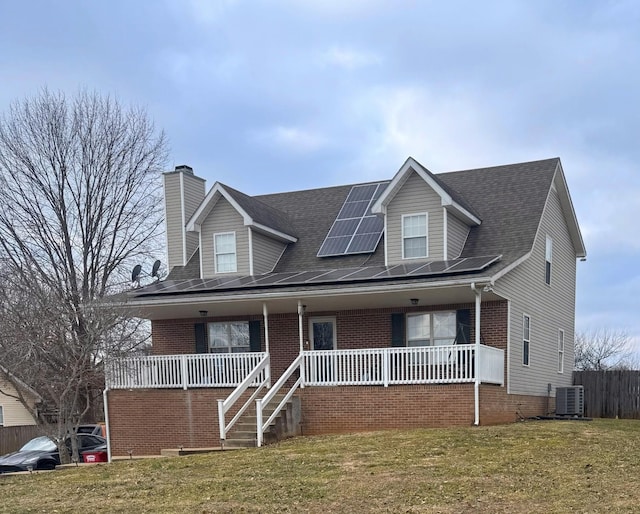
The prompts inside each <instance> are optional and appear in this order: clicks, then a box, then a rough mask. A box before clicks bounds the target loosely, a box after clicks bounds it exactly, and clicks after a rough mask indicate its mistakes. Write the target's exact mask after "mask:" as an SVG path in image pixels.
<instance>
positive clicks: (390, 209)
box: [385, 173, 444, 265]
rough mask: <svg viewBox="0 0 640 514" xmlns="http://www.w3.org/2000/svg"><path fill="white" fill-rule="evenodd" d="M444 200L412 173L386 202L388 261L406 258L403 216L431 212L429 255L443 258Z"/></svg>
mask: <svg viewBox="0 0 640 514" xmlns="http://www.w3.org/2000/svg"><path fill="white" fill-rule="evenodd" d="M443 211H444V210H443V208H442V200H441V198H440V196H438V194H437V193H436V192H435V191H434V190H433V189H431V187H430V186H429V185H428V184H427V183H426V182H425V181H424V180H422V178H421V177H420V176H419V175H417V174H416V173H412V174H411V175H410V176H409V177H408V178H407V180H406V182H405V183H404V184H403V186H402V187H401V188H400V190H399V191H398V193H397V194H396V195H395V196H394V198H393V200H391V202H390V203H389V205H388V206H387V212H386V216H385V245H386V255H387V262H388V264H389V265H392V264H401V263H402V262H403V255H402V250H403V241H402V217H403V215H407V214H413V213H427V214H428V218H429V220H428V234H427V240H428V248H427V255H428V257H427V258H425V260H436V261H437V260H442V259H443V258H444V218H443Z"/></svg>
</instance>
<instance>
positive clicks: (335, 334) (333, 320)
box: [309, 316, 338, 351]
mask: <svg viewBox="0 0 640 514" xmlns="http://www.w3.org/2000/svg"><path fill="white" fill-rule="evenodd" d="M327 321H329V322H331V324H332V326H333V348H332V350H337V349H338V323H337V321H336V317H335V316H313V317H310V318H309V350H313V351H320V350H315V349H314V346H315V341H314V339H313V324H314V323H318V322H319V323H323V322H327Z"/></svg>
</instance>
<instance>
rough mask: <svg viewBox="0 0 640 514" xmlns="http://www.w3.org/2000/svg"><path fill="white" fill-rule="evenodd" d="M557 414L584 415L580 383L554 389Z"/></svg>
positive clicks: (582, 392) (582, 390) (582, 391)
mask: <svg viewBox="0 0 640 514" xmlns="http://www.w3.org/2000/svg"><path fill="white" fill-rule="evenodd" d="M556 414H557V415H558V416H581V417H582V416H584V388H583V387H582V386H581V385H578V386H571V387H558V388H557V389H556Z"/></svg>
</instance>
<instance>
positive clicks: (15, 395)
mask: <svg viewBox="0 0 640 514" xmlns="http://www.w3.org/2000/svg"><path fill="white" fill-rule="evenodd" d="M18 388H19V389H20V391H18ZM20 396H22V397H23V398H25V399H26V401H27V402H28V404H29V405H30V406H31V408H33V409H35V407H36V406H37V404H38V403H39V402H40V396H39V395H38V393H36V392H35V391H33V390H32V389H31V388H30V387H29V386H28V385H26V384H25V383H23V382H22V381H21V380H20V379H18V378H17V377H14V376H13V375H11V373H9V371H8V370H6V369H5V368H3V367H2V366H0V427H14V426H25V425H35V424H36V421H35V419H34V418H33V416H32V415H31V413H30V412H29V409H27V408H26V407H25V406H24V405H23V403H22V402H21V401H20Z"/></svg>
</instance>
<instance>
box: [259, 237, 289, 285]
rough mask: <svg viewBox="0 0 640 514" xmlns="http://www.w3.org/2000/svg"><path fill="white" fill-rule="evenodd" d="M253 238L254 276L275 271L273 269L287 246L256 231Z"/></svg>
mask: <svg viewBox="0 0 640 514" xmlns="http://www.w3.org/2000/svg"><path fill="white" fill-rule="evenodd" d="M252 238H253V273H254V275H260V274H262V273H269V272H271V271H273V268H274V267H275V265H276V264H278V261H279V260H280V257H281V256H282V253H283V252H284V250H285V248H286V247H287V245H286V244H285V243H282V242H281V241H276V240H275V239H272V238H270V237H268V236H265V235H264V234H261V233H260V232H256V231H255V230H254V231H253V234H252Z"/></svg>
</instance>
